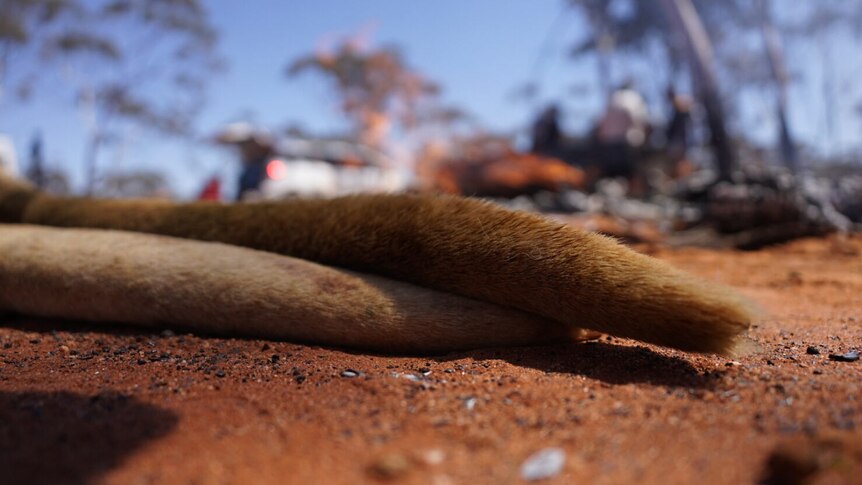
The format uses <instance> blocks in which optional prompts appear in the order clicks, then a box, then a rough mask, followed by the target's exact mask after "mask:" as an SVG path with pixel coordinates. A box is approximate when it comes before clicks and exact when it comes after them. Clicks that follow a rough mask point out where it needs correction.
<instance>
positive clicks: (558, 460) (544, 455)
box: [521, 448, 566, 481]
mask: <svg viewBox="0 0 862 485" xmlns="http://www.w3.org/2000/svg"><path fill="white" fill-rule="evenodd" d="M565 463H566V453H565V452H564V451H563V450H562V449H560V448H545V449H544V450H541V451H538V452H536V453H534V454H533V455H531V456H530V457H529V458H527V460H526V461H524V463H523V464H522V465H521V478H523V479H524V480H527V481H532V480H543V479H545V478H551V477H554V476H556V475H557V474H559V473H560V471H562V470H563V465H564V464H565Z"/></svg>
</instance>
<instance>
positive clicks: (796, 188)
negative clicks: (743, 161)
mask: <svg viewBox="0 0 862 485" xmlns="http://www.w3.org/2000/svg"><path fill="white" fill-rule="evenodd" d="M650 185H651V189H652V190H650V195H646V196H642V197H633V196H631V195H630V193H629V190H628V187H629V183H628V181H627V180H625V179H621V178H618V179H612V178H605V179H601V180H599V181H598V182H597V183H596V184H595V186H594V188H593V189H594V190H593V191H592V192H590V193H587V192H583V191H578V190H567V191H562V192H559V193H552V192H539V193H536V194H533V195H530V196H521V197H518V198H515V199H511V200H507V201H501V202H503V203H505V205H507V206H509V207H513V208H517V209H526V210H535V211H539V212H544V213H549V214H553V217H554V218H556V219H559V220H561V221H566V222H573V223H575V224H576V225H581V226H586V228H588V229H594V230H595V229H598V230H600V232H606V233H608V234H610V235H612V236H615V237H620V238H622V239H625V240H628V241H631V242H658V241H662V242H664V243H667V244H670V245H673V246H678V245H679V246H682V245H694V246H706V247H725V248H736V249H757V248H760V247H763V246H766V245H770V244H777V243H781V242H785V241H790V240H793V239H796V238H801V237H811V236H823V235H826V234H831V233H835V232H839V233H850V232H858V231H860V230H862V175H851V176H844V177H841V178H837V179H830V178H826V177H818V176H815V175H810V174H807V175H793V174H791V173H790V172H788V171H786V170H783V169H778V168H759V167H755V168H746V169H744V170H740V171H737V172H735V173H734V174H733V175H732V177H731V180H727V181H719V180H717V178H716V176H715V175H714V173H713V172H711V171H709V170H702V171H699V172H696V173H695V174H693V175H692V176H690V177H687V178H684V179H680V180H676V181H667V180H664V181H662V182H661V183H655V184H650ZM589 216H593V217H595V216H599V217H604V218H607V219H608V220H609V221H611V223H609V224H605V225H604V226H605V228H609V229H607V230H602V229H603V228H602V227H597V226H596V224H595V223H591V224H586V225H585V224H579V223H578V221H579V220H583V218H585V217H589ZM645 224H646V225H647V226H648V227H649V228H650V230H647V231H645V230H644V225H645ZM645 233H647V234H649V236H647V237H645V236H644V234H645Z"/></svg>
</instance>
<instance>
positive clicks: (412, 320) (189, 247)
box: [0, 225, 570, 353]
mask: <svg viewBox="0 0 862 485" xmlns="http://www.w3.org/2000/svg"><path fill="white" fill-rule="evenodd" d="M0 309H4V310H11V311H15V312H19V313H24V314H28V315H37V316H46V317H63V318H73V319H81V320H89V321H96V322H99V321H103V322H122V323H128V324H136V325H142V326H158V325H166V324H170V325H179V326H182V327H185V328H189V329H192V330H198V331H203V332H208V333H216V334H239V335H246V336H255V337H265V338H281V339H288V340H293V341H305V342H313V343H318V344H327V345H336V346H342V347H354V348H363V349H372V350H380V351H387V352H411V353H416V352H418V353H441V352H449V351H455V350H463V349H471V348H479V347H489V346H514V345H528V344H535V343H543V342H551V341H554V340H556V341H560V340H561V339H565V338H566V337H567V335H570V333H569V330H568V329H567V328H566V327H565V326H564V325H562V324H559V323H557V322H554V321H550V320H547V319H545V318H542V317H539V316H537V315H532V314H529V313H526V312H521V311H513V310H512V309H510V308H504V307H500V306H497V305H493V304H489V303H485V302H481V301H477V300H473V299H469V298H464V297H460V296H457V295H452V294H448V293H442V292H438V291H435V290H431V289H428V288H422V287H419V286H414V285H411V284H409V283H403V282H400V281H394V280H390V279H386V278H382V277H379V276H373V275H364V274H360V273H354V272H350V271H344V270H337V269H333V268H328V267H324V266H321V265H318V264H314V263H311V262H308V261H304V260H300V259H295V258H291V257H286V256H281V255H277V254H272V253H267V252H262V251H254V250H251V249H246V248H241V247H236V246H229V245H225V244H218V243H208V242H199V241H189V240H183V239H176V238H170V237H162V236H154V235H149V234H135V233H130V232H122V231H103V230H92V229H52V228H46V227H37V226H28V225H14V226H10V225H0Z"/></svg>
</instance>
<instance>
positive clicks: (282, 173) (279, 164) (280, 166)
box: [266, 158, 287, 180]
mask: <svg viewBox="0 0 862 485" xmlns="http://www.w3.org/2000/svg"><path fill="white" fill-rule="evenodd" d="M266 176H267V177H269V178H271V179H272V180H281V179H283V178H284V177H286V176H287V164H285V163H284V160H279V159H277V158H275V159H273V160H270V161H269V163H267V164H266Z"/></svg>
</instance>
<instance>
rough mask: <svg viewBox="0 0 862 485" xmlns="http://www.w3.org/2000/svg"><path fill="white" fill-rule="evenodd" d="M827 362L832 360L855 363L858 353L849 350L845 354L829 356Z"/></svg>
mask: <svg viewBox="0 0 862 485" xmlns="http://www.w3.org/2000/svg"><path fill="white" fill-rule="evenodd" d="M829 360H834V361H836V362H855V361H857V360H859V352H856V351H855V350H851V351H850V352H847V353H846V354H841V355H838V354H829Z"/></svg>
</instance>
